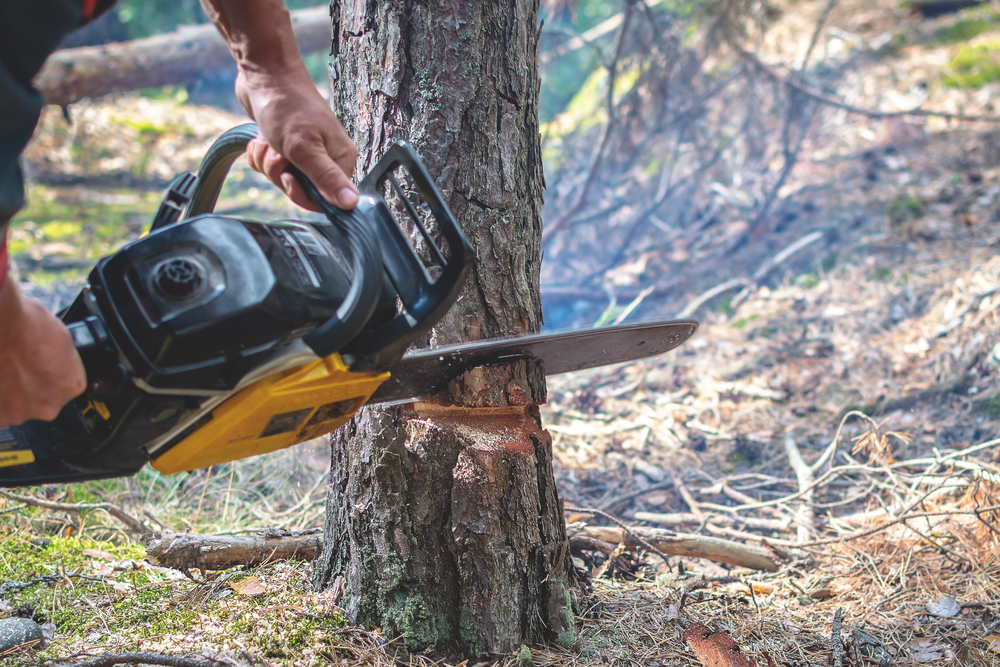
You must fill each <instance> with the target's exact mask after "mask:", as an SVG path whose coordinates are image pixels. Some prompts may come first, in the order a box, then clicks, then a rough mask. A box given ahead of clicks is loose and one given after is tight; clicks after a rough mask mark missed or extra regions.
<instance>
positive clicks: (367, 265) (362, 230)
mask: <svg viewBox="0 0 1000 667" xmlns="http://www.w3.org/2000/svg"><path fill="white" fill-rule="evenodd" d="M259 132H260V131H259V129H258V127H257V124H256V123H246V124H244V125H240V126H238V127H234V128H233V129H231V130H228V131H226V132H224V133H223V134H222V136H220V137H219V138H218V139H216V140H215V143H213V144H212V147H211V148H209V149H208V152H207V153H205V157H204V159H202V161H201V166H200V167H199V168H198V181H197V183H196V184H195V186H194V191H193V192H192V194H191V199H190V202H189V203H188V205H187V209H186V210H185V211H184V219H185V220H186V219H188V218H192V217H194V216H197V215H202V214H205V213H211V212H212V211H213V210H214V209H215V203H216V202H217V201H218V199H219V193H220V192H222V184H223V182H225V180H226V176H227V175H228V174H229V168H230V167H232V165H233V162H235V161H236V159H237V158H238V157H240V156H241V155H243V154H244V153H245V152H246V148H247V144H249V143H250V142H251V141H252V140H254V139H256V138H257V136H258V134H259ZM287 171H288V172H289V173H290V174H292V176H294V177H295V178H296V179H298V181H299V183H300V184H301V185H302V187H303V189H305V191H306V194H308V195H309V197H310V198H311V199H312V200H313V202H315V203H316V206H318V207H319V209H320V210H321V211H322V212H323V213H324V214H325V215H326V217H327V218H328V219H329V220H330V222H331V223H332V224H333V225H334V226H335V227H337V228H338V229H339V230H340V231H341V232H343V234H344V236H345V238H346V239H347V245H348V247H349V250H350V253H351V262H352V269H353V274H352V280H351V288H350V290H348V292H347V296H345V297H344V301H343V303H341V304H340V307H339V308H338V309H337V312H336V313H335V314H334V315H333V317H331V318H330V319H329V320H327V321H326V322H324V323H323V324H321V325H319V326H318V327H316V328H315V329H313V330H312V331H310V332H309V333H308V334H306V335H305V336H303V337H302V341H303V342H304V343H305V344H306V345H308V346H309V347H310V348H311V349H312V351H313V352H315V353H316V354H317V355H319V356H320V357H326V356H329V355H331V354H333V353H334V352H337V351H338V350H340V348H342V347H343V346H344V345H346V344H347V343H348V342H350V340H351V339H352V338H354V337H355V336H357V335H358V334H359V333H360V332H361V329H362V328H364V326H365V324H366V323H367V322H368V320H369V318H371V316H372V313H373V312H374V311H375V307H376V306H377V305H378V297H379V293H380V292H381V290H382V251H381V249H380V247H379V242H378V238H377V237H376V236H375V230H374V229H372V227H371V225H369V224H368V223H367V222H366V221H365V220H364V218H363V217H362V216H361V215H360V214H359V213H358V212H357V211H356V210H355V211H342V210H341V209H339V208H337V207H336V206H334V205H333V204H331V203H330V202H328V201H327V200H326V199H325V198H324V197H323V195H321V194H320V193H319V190H317V189H316V186H315V185H313V183H312V181H310V180H309V179H308V178H307V177H306V175H305V174H303V173H302V171H301V170H299V168H298V167H296V166H295V165H293V164H289V165H288V169H287Z"/></svg>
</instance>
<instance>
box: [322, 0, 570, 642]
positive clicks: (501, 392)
mask: <svg viewBox="0 0 1000 667" xmlns="http://www.w3.org/2000/svg"><path fill="white" fill-rule="evenodd" d="M537 9H538V7H537V0H528V1H524V0H505V1H504V2H499V3H458V2H453V1H451V0H447V1H443V2H440V1H430V2H419V3H418V2H413V1H406V2H401V1H398V0H397V1H390V2H361V1H358V2H353V3H351V2H344V3H337V2H334V4H333V11H332V16H333V21H334V40H333V54H334V64H333V66H332V68H331V83H332V89H333V96H334V109H335V111H337V113H338V115H339V116H340V118H341V119H342V121H343V122H344V124H345V126H346V127H347V128H348V131H349V132H350V133H351V135H352V136H353V137H354V140H355V141H356V143H357V145H358V149H359V153H360V158H359V160H358V170H359V173H364V172H366V171H367V170H368V169H369V168H370V167H371V166H373V165H374V163H375V162H376V161H377V160H378V158H379V157H380V156H381V155H382V153H383V152H384V151H385V149H386V148H387V147H388V146H389V145H391V144H392V142H394V141H395V140H397V139H407V140H409V141H410V142H411V143H412V144H413V146H414V148H415V149H416V152H417V154H418V155H420V157H421V159H422V160H423V161H424V163H425V164H426V165H427V168H428V170H429V171H430V173H431V175H432V176H433V177H434V179H435V181H436V182H437V184H438V187H439V189H440V190H441V192H442V194H443V195H444V196H445V198H446V199H447V201H448V205H449V207H450V208H451V210H452V212H453V213H454V214H455V217H456V218H457V219H458V221H459V223H460V224H461V225H462V228H463V229H464V230H465V232H466V234H467V235H468V236H469V239H470V241H471V242H472V243H473V245H474V246H475V248H476V251H477V263H476V267H475V270H474V272H473V275H472V276H471V278H470V280H469V282H468V284H467V285H466V288H465V290H464V292H463V294H462V296H461V298H460V299H459V301H458V303H457V304H456V306H455V307H454V308H453V309H452V310H451V312H450V313H449V314H448V315H447V316H446V317H445V318H444V320H443V321H442V322H441V323H440V325H439V326H438V327H437V328H436V329H435V330H434V331H433V332H432V333H431V334H430V335H429V336H428V340H427V341H426V342H427V343H429V344H435V345H439V344H448V343H455V342H459V341H462V340H476V339H481V338H487V337H494V336H509V335H515V334H524V333H529V332H534V331H537V330H538V329H539V327H540V325H541V303H540V299H539V292H538V281H539V263H540V239H541V203H542V188H543V187H544V183H543V180H542V171H541V156H540V147H539V139H538V113H537V100H538V72H537ZM544 399H545V381H544V376H543V375H542V373H541V370H540V369H539V368H538V367H537V366H536V365H534V364H526V363H520V364H514V365H511V366H507V367H503V368H489V369H486V368H479V369H474V370H473V371H470V372H469V373H466V374H465V375H464V376H463V377H461V378H457V379H456V380H455V381H453V382H452V384H451V386H450V387H449V388H448V390H447V391H445V392H442V394H441V395H439V396H437V397H434V398H433V399H432V400H431V401H428V402H426V403H418V404H413V405H408V406H401V407H388V408H385V407H382V408H369V409H366V410H364V411H363V412H362V413H360V414H359V416H358V417H357V418H356V419H355V420H354V421H353V422H351V423H350V424H348V425H347V426H345V427H344V428H343V429H341V430H340V431H339V432H338V433H336V434H334V437H333V439H332V458H333V461H332V469H331V474H330V494H329V497H328V502H327V520H326V527H325V537H324V551H323V554H322V556H321V558H320V559H319V560H318V561H317V570H316V576H317V584H318V585H319V586H333V587H334V588H335V589H336V590H337V591H338V592H341V594H342V597H341V604H342V605H343V606H344V607H345V608H346V609H347V611H348V613H349V614H350V616H351V617H352V618H353V619H354V620H356V621H357V622H359V623H362V624H365V625H369V626H378V627H380V628H381V629H382V633H383V635H385V636H387V637H388V636H391V637H396V636H403V638H404V640H405V643H406V646H407V647H408V648H409V649H410V650H423V649H425V648H426V647H428V646H434V647H436V648H437V649H438V650H439V651H445V652H457V653H460V654H463V655H466V656H469V657H472V656H488V655H491V654H498V653H509V652H511V651H514V650H516V649H517V648H518V647H519V646H520V645H521V644H522V643H533V642H545V641H556V642H559V643H562V644H569V643H570V642H571V641H572V638H573V623H572V613H571V608H570V598H569V591H568V573H569V558H568V556H567V551H568V542H567V539H566V527H565V522H564V520H563V516H562V512H561V508H560V504H559V500H558V497H557V495H556V488H555V481H554V478H553V474H552V454H551V440H550V438H549V436H548V434H547V433H546V432H545V431H544V430H542V428H541V425H540V419H539V416H538V410H537V409H536V408H535V407H534V406H535V405H537V404H538V403H540V402H543V401H544Z"/></svg>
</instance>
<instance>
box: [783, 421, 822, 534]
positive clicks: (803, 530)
mask: <svg viewBox="0 0 1000 667" xmlns="http://www.w3.org/2000/svg"><path fill="white" fill-rule="evenodd" d="M783 442H784V445H785V454H787V455H788V463H789V465H791V466H792V470H793V471H794V472H795V478H796V479H798V481H799V489H808V491H806V492H805V493H803V494H802V502H801V504H800V505H799V506H798V508H797V509H796V510H795V528H796V537H797V538H798V541H799V542H806V541H807V540H809V539H810V538H812V537H815V536H816V508H815V507H814V506H813V497H814V493H813V489H814V488H815V484H814V482H815V481H816V474H815V471H814V470H813V468H812V467H811V466H809V465H808V464H807V463H806V462H805V460H803V458H802V453H801V452H800V451H799V447H798V445H796V444H795V438H793V437H792V434H791V431H788V432H786V433H785V437H784V439H783Z"/></svg>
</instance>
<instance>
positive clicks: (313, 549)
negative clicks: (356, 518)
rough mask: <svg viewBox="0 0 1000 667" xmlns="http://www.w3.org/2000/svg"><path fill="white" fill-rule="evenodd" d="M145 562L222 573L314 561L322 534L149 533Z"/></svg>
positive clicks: (145, 539)
mask: <svg viewBox="0 0 1000 667" xmlns="http://www.w3.org/2000/svg"><path fill="white" fill-rule="evenodd" d="M141 541H142V545H143V546H144V547H146V560H147V561H149V562H150V563H151V564H153V565H158V566H160V567H169V568H173V569H175V570H181V571H185V570H191V569H198V570H202V571H205V570H225V569H227V568H230V567H237V566H240V565H259V564H261V563H267V562H271V561H275V560H287V559H290V558H301V559H302V560H315V559H316V558H317V557H318V556H319V553H320V551H322V549H323V535H322V534H320V533H318V532H316V533H308V534H306V533H290V534H288V535H275V534H273V533H270V534H265V535H254V536H248V537H240V536H232V535H196V534H193V533H173V534H169V533H168V534H160V533H153V534H150V535H145V536H143V538H142V540H141Z"/></svg>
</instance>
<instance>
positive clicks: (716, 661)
mask: <svg viewBox="0 0 1000 667" xmlns="http://www.w3.org/2000/svg"><path fill="white" fill-rule="evenodd" d="M684 640H685V641H686V642H687V643H688V646H690V647H691V650H692V651H694V654H695V656H696V657H697V658H698V661H699V662H701V664H702V665H703V666H704V667H756V664H755V663H754V662H753V661H751V660H750V659H748V658H747V657H746V656H745V655H743V654H742V653H740V645H739V644H737V643H736V640H735V639H733V638H732V637H730V636H729V635H727V634H726V633H724V632H716V631H714V630H711V629H709V628H708V626H705V625H702V624H701V623H692V624H691V625H689V626H688V627H687V629H686V630H684Z"/></svg>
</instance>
